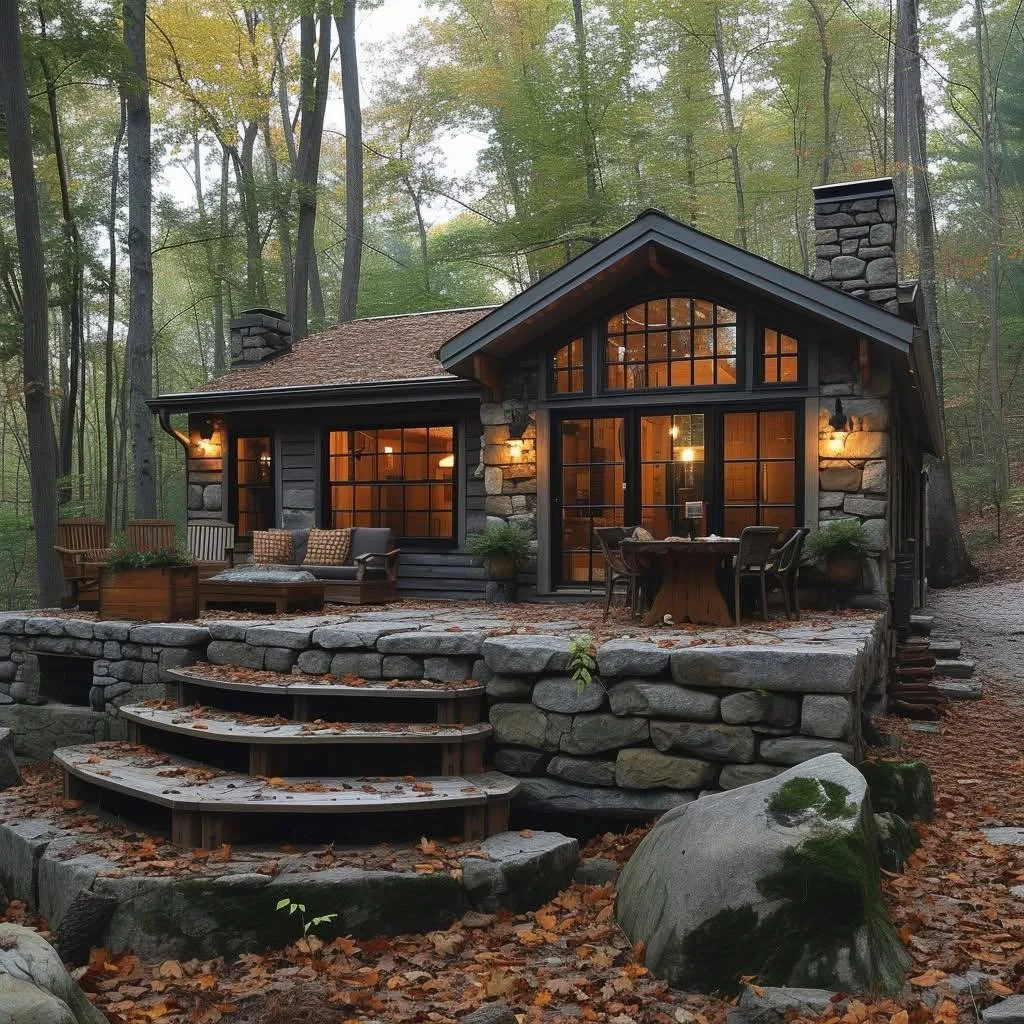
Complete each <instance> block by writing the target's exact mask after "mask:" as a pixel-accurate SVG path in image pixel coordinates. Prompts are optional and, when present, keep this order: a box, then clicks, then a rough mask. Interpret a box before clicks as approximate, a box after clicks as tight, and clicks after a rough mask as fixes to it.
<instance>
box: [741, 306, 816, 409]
mask: <svg viewBox="0 0 1024 1024" xmlns="http://www.w3.org/2000/svg"><path fill="white" fill-rule="evenodd" d="M766 331H775V332H776V333H777V334H778V335H779V336H780V339H781V336H782V335H783V334H785V335H786V336H787V337H790V338H792V339H793V340H794V341H796V380H765V375H764V364H765V358H766V356H765V351H764V336H765V332H766ZM752 347H753V349H754V386H755V387H757V388H767V389H769V390H772V391H774V390H775V389H777V388H802V387H806V381H807V340H806V338H805V337H804V336H803V332H801V331H796V330H792V329H790V328H788V327H785V326H784V325H782V324H780V323H779V322H778V321H775V320H763V319H761V318H758V319H757V320H756V321H755V323H754V343H753V346H752ZM780 355H781V353H780V354H779V355H776V356H775V359H776V360H778V359H779V358H780Z"/></svg>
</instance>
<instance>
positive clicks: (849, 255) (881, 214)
mask: <svg viewBox="0 0 1024 1024" xmlns="http://www.w3.org/2000/svg"><path fill="white" fill-rule="evenodd" d="M814 250H815V256H816V260H815V264H814V280H815V281H820V282H821V283H822V284H825V285H828V287H829V288H836V289H841V290H842V291H844V292H847V293H848V294H850V295H854V296H856V297H857V298H860V299H865V300H866V301H868V302H873V303H875V304H876V305H878V306H881V307H882V308H883V309H886V310H888V311H889V312H890V313H898V312H899V303H898V301H897V297H896V286H897V283H898V271H897V267H896V190H895V188H894V187H893V182H892V178H872V179H870V180H867V181H846V182H842V183H840V184H836V185H818V186H817V187H816V188H815V189H814Z"/></svg>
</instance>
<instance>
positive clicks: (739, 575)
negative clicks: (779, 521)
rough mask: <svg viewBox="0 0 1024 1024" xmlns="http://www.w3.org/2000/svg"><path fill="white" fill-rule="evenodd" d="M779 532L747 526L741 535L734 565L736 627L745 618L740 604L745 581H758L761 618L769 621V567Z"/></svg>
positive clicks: (767, 528) (766, 527) (770, 527)
mask: <svg viewBox="0 0 1024 1024" xmlns="http://www.w3.org/2000/svg"><path fill="white" fill-rule="evenodd" d="M778 535H779V531H778V530H777V529H776V528H775V527H774V526H745V527H744V528H743V532H742V533H741V534H740V550H739V553H738V554H737V555H736V561H735V563H734V565H733V583H734V595H733V596H734V599H735V601H736V605H735V612H736V625H737V626H738V625H739V624H740V620H741V619H742V617H743V610H742V605H741V604H740V584H741V582H742V581H743V580H744V579H756V580H758V581H759V582H760V589H761V617H762V618H763V619H764V621H765V622H767V621H768V567H769V566H770V564H771V557H772V549H773V547H774V546H775V540H776V538H777V537H778Z"/></svg>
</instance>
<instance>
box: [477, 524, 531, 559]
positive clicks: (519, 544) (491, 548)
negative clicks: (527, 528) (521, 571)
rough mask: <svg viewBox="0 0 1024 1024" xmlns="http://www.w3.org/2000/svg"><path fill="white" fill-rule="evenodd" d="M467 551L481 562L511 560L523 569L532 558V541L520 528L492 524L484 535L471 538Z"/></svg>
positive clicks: (479, 534)
mask: <svg viewBox="0 0 1024 1024" xmlns="http://www.w3.org/2000/svg"><path fill="white" fill-rule="evenodd" d="M466 550H467V551H468V552H469V553H470V554H471V555H472V556H473V557H474V558H476V559H478V560H479V561H481V562H486V561H487V560H488V559H489V558H509V559H511V560H513V561H514V562H515V563H516V565H517V566H519V567H520V568H522V566H524V565H525V564H526V561H527V559H528V558H529V557H530V541H529V539H528V538H527V536H526V534H525V533H523V531H522V530H520V529H519V527H518V526H513V525H512V524H511V523H492V524H491V525H490V526H488V527H487V529H486V530H484V532H483V533H476V534H474V535H473V536H472V537H470V538H469V540H468V541H467V542H466Z"/></svg>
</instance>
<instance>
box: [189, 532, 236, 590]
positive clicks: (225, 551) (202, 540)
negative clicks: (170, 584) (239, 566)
mask: <svg viewBox="0 0 1024 1024" xmlns="http://www.w3.org/2000/svg"><path fill="white" fill-rule="evenodd" d="M185 532H186V534H187V539H188V550H189V554H190V555H191V556H192V559H193V561H194V562H195V563H196V566H197V567H198V569H199V577H200V579H203V578H205V577H207V576H215V575H216V574H217V573H219V572H221V571H222V570H224V569H230V568H231V566H232V565H233V564H234V555H235V524H234V523H225V522H221V521H218V520H213V521H208V522H196V523H189V524H188V526H187V527H186V531H185Z"/></svg>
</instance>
